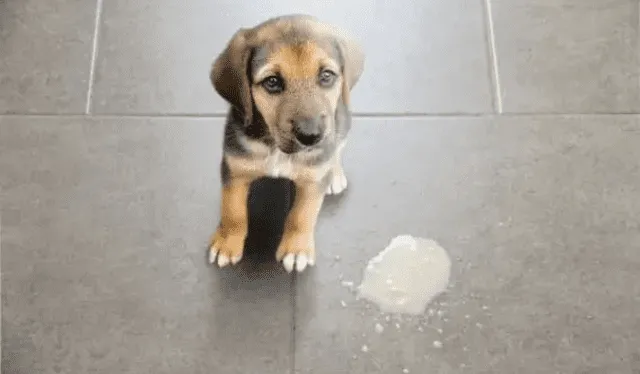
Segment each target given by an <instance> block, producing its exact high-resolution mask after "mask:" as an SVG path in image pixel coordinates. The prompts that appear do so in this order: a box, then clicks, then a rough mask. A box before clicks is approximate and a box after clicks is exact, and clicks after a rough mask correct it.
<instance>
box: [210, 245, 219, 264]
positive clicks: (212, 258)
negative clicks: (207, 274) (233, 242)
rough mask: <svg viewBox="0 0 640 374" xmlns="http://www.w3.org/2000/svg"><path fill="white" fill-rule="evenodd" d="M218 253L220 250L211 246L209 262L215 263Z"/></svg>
mask: <svg viewBox="0 0 640 374" xmlns="http://www.w3.org/2000/svg"><path fill="white" fill-rule="evenodd" d="M217 255H218V250H217V249H216V248H215V247H213V246H212V247H211V248H209V263H210V264H213V263H214V262H216V256H217Z"/></svg>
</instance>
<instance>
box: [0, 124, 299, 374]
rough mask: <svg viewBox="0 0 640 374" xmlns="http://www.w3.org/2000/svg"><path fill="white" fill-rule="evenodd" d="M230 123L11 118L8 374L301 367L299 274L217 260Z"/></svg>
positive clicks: (3, 138) (5, 139) (0, 162)
mask: <svg viewBox="0 0 640 374" xmlns="http://www.w3.org/2000/svg"><path fill="white" fill-rule="evenodd" d="M212 122H213V123H212ZM220 125H221V123H220V121H212V120H195V119H194V120H175V119H172V120H163V119H155V120H143V119H138V120H135V119H128V120H125V119H112V120H106V119H105V120H95V119H81V118H76V119H70V118H62V117H60V118H44V117H43V118H33V117H32V118H19V117H12V118H5V119H4V120H3V121H2V123H1V124H0V149H2V157H1V158H0V170H2V172H1V173H0V190H1V191H2V192H0V206H1V207H2V229H3V231H2V251H3V252H2V277H3V279H2V280H3V282H2V286H3V290H2V291H3V295H2V297H3V314H2V318H3V320H2V322H3V350H2V351H3V360H2V365H3V366H2V369H3V372H20V373H23V372H24V373H27V372H28V373H44V372H50V371H51V372H61V373H91V372H101V373H186V372H189V373H211V372H216V373H258V372H260V373H274V374H275V373H278V374H280V373H287V372H289V369H290V367H291V355H290V353H291V352H290V349H291V337H292V333H291V322H292V318H293V316H292V304H291V292H292V290H291V278H290V276H288V275H287V274H286V273H285V272H284V270H282V269H281V266H278V265H277V264H274V263H273V262H270V263H260V262H249V261H247V262H244V264H243V265H241V266H239V267H238V268H236V269H235V270H231V269H223V270H219V269H216V268H214V267H211V266H208V264H207V263H206V256H205V249H206V244H207V241H208V238H209V235H210V234H211V232H212V230H213V228H214V227H215V225H216V224H217V222H216V221H217V219H218V211H219V202H218V199H219V179H218V168H217V165H218V163H219V157H220V152H219V146H220V144H221V135H222V132H221V130H222V128H221V126H220ZM256 209H260V207H259V206H258V208H256Z"/></svg>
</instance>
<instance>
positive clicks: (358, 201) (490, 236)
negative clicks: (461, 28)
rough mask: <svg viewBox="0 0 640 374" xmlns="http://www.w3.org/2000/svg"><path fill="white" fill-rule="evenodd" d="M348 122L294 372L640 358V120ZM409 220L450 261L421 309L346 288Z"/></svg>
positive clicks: (608, 366)
mask: <svg viewBox="0 0 640 374" xmlns="http://www.w3.org/2000/svg"><path fill="white" fill-rule="evenodd" d="M352 135H353V136H352V137H351V139H350V143H349V146H348V148H347V149H346V161H345V164H346V170H347V175H348V177H349V178H350V190H349V191H348V193H347V195H345V196H344V197H342V198H341V199H335V200H333V201H330V202H328V204H327V205H326V206H325V209H324V211H323V214H322V218H321V220H320V224H319V228H318V235H317V246H318V253H319V256H320V257H319V259H318V263H317V266H316V268H314V269H313V270H312V271H311V272H309V273H306V274H303V275H301V276H299V277H298V279H297V282H296V283H297V290H296V291H297V299H296V307H297V315H296V330H295V331H296V339H295V341H296V370H297V372H299V373H402V372H403V369H407V370H408V372H409V373H427V372H434V373H435V372H437V373H477V372H478V368H483V369H484V370H486V371H487V372H491V373H517V372H522V373H525V372H526V373H529V372H540V373H548V372H563V373H579V372H580V373H581V372H600V373H623V372H624V373H627V372H633V370H637V369H638V368H640V356H639V355H638V352H637V348H636V347H638V346H640V319H638V318H637V313H635V311H636V310H637V309H638V308H639V307H640V286H638V285H640V275H638V272H637V269H638V268H639V267H640V254H639V253H640V252H639V251H638V243H640V225H639V224H638V221H637V219H636V218H635V217H636V215H637V214H636V212H638V211H640V200H638V199H637V198H635V197H636V196H638V194H639V193H640V191H639V187H638V186H640V171H639V169H638V167H637V165H636V163H635V162H634V161H631V160H637V159H638V158H639V157H640V148H638V147H637V144H638V142H640V120H639V119H638V118H636V117H606V116H603V117H584V118H582V117H573V118H553V117H549V118H542V119H533V118H499V119H453V118H452V119H431V120H428V119H416V120H398V119H390V120H386V121H382V120H379V121H373V120H371V121H367V120H360V121H359V122H358V123H357V125H356V126H355V129H354V132H353V134H352ZM399 234H412V235H418V236H424V237H429V238H433V239H435V240H437V241H438V242H439V243H440V244H441V245H442V246H443V247H444V248H446V249H447V250H448V251H449V253H450V255H451V257H452V259H453V261H454V264H453V272H452V278H451V281H452V283H451V285H450V287H449V291H448V292H447V293H446V294H445V295H442V296H441V297H439V298H438V299H437V300H436V302H435V303H433V304H432V305H431V306H430V308H431V310H430V311H429V310H428V311H427V312H426V313H425V315H424V316H422V317H420V318H407V317H405V318H399V317H393V316H388V317H387V316H384V315H381V314H380V313H379V312H378V311H377V310H376V308H375V307H372V306H367V304H366V303H364V302H363V301H358V300H356V298H355V295H354V293H353V292H351V291H350V289H349V286H350V283H349V282H354V284H355V285H358V284H359V282H360V280H361V278H362V271H363V270H364V267H365V266H366V262H367V261H368V259H369V258H371V257H372V256H374V255H375V254H376V253H377V252H378V251H380V250H382V249H383V248H384V247H385V246H386V245H387V244H388V242H389V240H390V239H391V238H392V237H394V236H396V235H399ZM336 256H339V257H336ZM377 324H379V326H378V327H376V326H377ZM381 330H382V331H381ZM327 357H331V359H330V360H328V359H327ZM531 368H535V370H532V369H531ZM632 369H633V370H632Z"/></svg>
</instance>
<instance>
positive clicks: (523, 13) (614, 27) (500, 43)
mask: <svg viewBox="0 0 640 374" xmlns="http://www.w3.org/2000/svg"><path fill="white" fill-rule="evenodd" d="M491 3H492V8H493V20H494V29H495V35H496V38H495V39H496V49H497V59H498V66H499V73H500V80H501V86H502V92H501V96H502V101H503V105H504V110H505V112H547V113H549V112H552V113H620V112H626V113H629V112H639V111H640V84H639V82H640V73H639V72H640V60H639V59H638V58H639V57H638V48H639V44H638V43H639V33H640V31H639V28H638V1H637V0H561V1H556V2H553V3H552V2H540V1H535V0H493V1H492V2H491Z"/></svg>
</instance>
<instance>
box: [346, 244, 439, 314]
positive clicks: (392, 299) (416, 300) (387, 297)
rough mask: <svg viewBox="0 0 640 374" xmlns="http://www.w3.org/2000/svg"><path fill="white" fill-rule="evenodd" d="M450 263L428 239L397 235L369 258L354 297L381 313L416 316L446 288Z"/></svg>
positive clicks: (437, 245) (436, 245)
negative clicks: (376, 306)
mask: <svg viewBox="0 0 640 374" xmlns="http://www.w3.org/2000/svg"><path fill="white" fill-rule="evenodd" d="M450 273H451V259H450V258H449V255H448V254H447V251H446V250H445V249H444V248H442V247H441V246H440V245H439V244H438V243H437V242H435V241H434V240H431V239H425V238H420V237H413V236H411V235H400V236H397V237H395V238H393V239H392V240H391V242H390V243H389V245H388V246H387V247H386V248H385V249H384V250H382V251H381V252H380V253H378V255H376V256H375V257H374V258H372V259H371V260H370V261H369V263H368V265H367V268H366V270H365V272H364V277H363V279H362V283H361V284H360V286H359V287H358V297H359V298H363V299H366V300H368V301H370V302H372V303H374V304H376V305H378V307H379V308H380V310H381V311H382V312H385V313H401V314H410V315H419V314H422V313H424V311H425V308H426V306H427V305H428V304H429V302H431V300H433V298H435V297H436V296H438V295H439V294H440V293H442V292H443V291H444V290H445V289H446V288H447V286H448V285H449V275H450Z"/></svg>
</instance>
